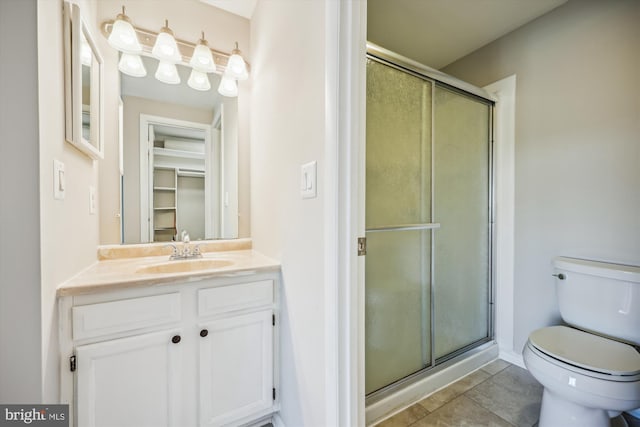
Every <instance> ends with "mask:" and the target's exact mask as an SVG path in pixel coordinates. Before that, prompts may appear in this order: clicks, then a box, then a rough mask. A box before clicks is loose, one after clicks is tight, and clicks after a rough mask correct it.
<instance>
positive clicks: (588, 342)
mask: <svg viewBox="0 0 640 427" xmlns="http://www.w3.org/2000/svg"><path fill="white" fill-rule="evenodd" d="M529 342H530V343H531V344H533V346H534V347H536V348H537V349H538V350H540V351H541V352H543V353H546V354H548V355H549V356H551V357H554V358H556V359H559V360H561V361H563V362H566V363H568V364H570V365H574V366H578V367H580V368H584V369H588V370H590V371H595V372H601V373H604V374H611V375H624V376H626V375H638V374H640V353H638V351H636V349H635V348H633V347H632V346H630V345H628V344H624V343H621V342H618V341H614V340H611V339H607V338H603V337H600V336H598V335H594V334H589V333H587V332H583V331H580V330H578V329H573V328H568V327H566V326H550V327H548V328H542V329H538V330H537V331H534V332H532V333H531V335H529Z"/></svg>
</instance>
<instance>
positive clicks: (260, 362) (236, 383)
mask: <svg viewBox="0 0 640 427" xmlns="http://www.w3.org/2000/svg"><path fill="white" fill-rule="evenodd" d="M272 315H273V312H272V310H271V309H269V310H262V311H258V312H255V313H250V314H244V315H239V316H233V317H227V318H223V319H218V320H215V321H212V322H210V323H208V324H205V325H203V329H206V330H207V331H208V334H207V335H206V336H205V337H202V338H201V339H200V375H199V377H198V378H199V381H200V425H201V426H220V425H226V424H230V423H233V422H234V421H236V420H240V419H242V418H244V417H247V416H251V415H254V414H257V413H259V412H260V411H264V410H268V409H269V408H271V407H272V405H273V392H272V387H273V325H272ZM201 335H203V334H201Z"/></svg>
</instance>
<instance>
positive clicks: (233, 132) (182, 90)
mask: <svg viewBox="0 0 640 427" xmlns="http://www.w3.org/2000/svg"><path fill="white" fill-rule="evenodd" d="M141 59H142V63H143V65H144V67H145V69H146V70H147V75H146V76H144V77H132V76H129V75H126V74H124V73H122V74H121V75H120V83H121V86H120V97H121V99H122V105H123V114H122V120H123V123H122V125H123V152H122V155H123V158H122V163H123V176H122V194H123V197H122V216H121V217H122V225H123V229H122V235H123V239H122V241H123V243H148V242H161V241H171V240H173V239H174V238H175V236H176V235H178V237H179V234H180V232H181V231H182V230H187V231H188V232H189V234H190V237H191V239H192V240H200V239H223V238H224V239H232V238H237V237H238V137H237V134H238V130H237V128H238V118H237V117H238V106H237V99H236V98H228V97H223V96H221V95H220V94H219V93H218V92H217V90H216V89H217V87H218V85H219V83H220V76H219V75H218V74H215V73H212V74H209V76H208V78H209V79H210V80H211V89H209V90H207V91H199V90H198V91H196V90H193V89H192V88H190V87H188V85H187V84H185V82H186V81H187V80H188V78H189V73H190V71H191V70H190V68H189V67H187V66H185V65H184V64H182V63H180V64H177V65H176V67H177V71H178V75H179V76H180V80H181V81H182V84H176V85H169V84H166V83H162V82H160V81H158V80H157V79H156V78H155V77H154V73H153V71H154V70H156V69H157V67H158V61H157V60H155V59H153V58H151V57H149V56H147V55H142V57H141Z"/></svg>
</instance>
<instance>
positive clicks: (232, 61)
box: [225, 49, 249, 80]
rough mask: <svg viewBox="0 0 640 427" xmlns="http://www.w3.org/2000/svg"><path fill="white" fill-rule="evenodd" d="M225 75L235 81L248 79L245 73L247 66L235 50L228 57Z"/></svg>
mask: <svg viewBox="0 0 640 427" xmlns="http://www.w3.org/2000/svg"><path fill="white" fill-rule="evenodd" d="M225 75H227V76H228V77H233V78H234V79H236V80H246V79H248V78H249V73H248V72H247V64H245V63H244V59H242V56H240V51H239V50H237V49H235V50H234V51H233V54H232V55H231V56H230V57H229V61H228V62H227V69H226V70H225Z"/></svg>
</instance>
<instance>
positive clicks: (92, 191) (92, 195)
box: [89, 185, 96, 215]
mask: <svg viewBox="0 0 640 427" xmlns="http://www.w3.org/2000/svg"><path fill="white" fill-rule="evenodd" d="M89 213H90V214H91V215H95V214H96V187H94V186H93V185H90V186H89Z"/></svg>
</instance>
